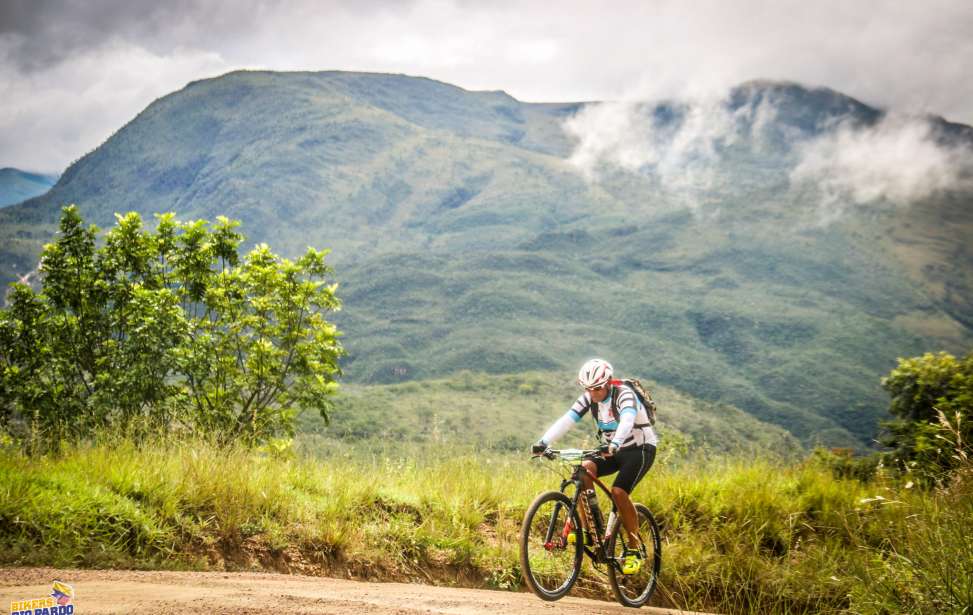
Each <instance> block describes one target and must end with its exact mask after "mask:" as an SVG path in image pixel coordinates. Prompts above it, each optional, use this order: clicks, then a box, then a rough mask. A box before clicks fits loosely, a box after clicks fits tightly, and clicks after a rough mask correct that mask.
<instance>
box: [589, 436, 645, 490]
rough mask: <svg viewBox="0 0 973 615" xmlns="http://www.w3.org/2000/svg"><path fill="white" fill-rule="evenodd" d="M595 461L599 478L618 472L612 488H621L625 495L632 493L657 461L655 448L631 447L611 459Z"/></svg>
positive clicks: (618, 452)
mask: <svg viewBox="0 0 973 615" xmlns="http://www.w3.org/2000/svg"><path fill="white" fill-rule="evenodd" d="M594 461H595V465H596V466H597V467H598V477H599V478H600V477H602V476H606V475H608V474H613V473H615V472H618V476H616V477H615V482H614V483H613V484H612V487H621V488H622V489H624V490H625V493H632V490H633V489H635V485H637V484H638V483H639V481H640V480H642V477H643V476H645V473H646V472H648V471H649V468H651V467H652V462H654V461H655V446H654V445H652V444H646V445H645V446H630V447H628V448H622V449H619V450H617V451H615V454H614V455H612V456H611V457H608V458H604V457H598V458H596V459H595V460H594Z"/></svg>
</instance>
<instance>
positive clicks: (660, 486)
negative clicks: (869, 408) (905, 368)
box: [0, 440, 973, 613]
mask: <svg viewBox="0 0 973 615" xmlns="http://www.w3.org/2000/svg"><path fill="white" fill-rule="evenodd" d="M661 458H662V459H666V457H665V455H662V456H661ZM555 469H556V464H553V463H550V462H542V461H539V460H534V461H529V460H527V459H525V458H524V457H523V456H519V455H514V454H509V453H502V452H489V453H478V452H475V451H472V450H457V449H455V448H453V449H436V448H435V447H428V446H427V447H423V448H415V449H410V448H408V447H406V448H403V449H391V450H378V449H375V450H372V451H369V452H361V450H358V451H355V452H349V451H347V450H344V449H337V450H335V451H333V452H332V453H331V454H329V455H327V456H324V457H321V458H310V457H299V456H297V455H294V454H292V453H284V454H273V453H270V452H255V451H246V450H242V449H235V448H216V447H213V446H210V445H207V444H205V443H201V442H170V443H159V444H153V445H148V446H142V447H136V446H135V445H133V444H131V443H129V442H126V441H124V440H120V441H111V442H105V443H102V444H90V445H84V446H80V447H78V448H76V449H74V450H72V451H69V452H66V453H65V454H63V455H61V456H60V457H41V458H29V457H25V456H22V455H21V454H20V453H19V452H16V451H15V450H13V449H9V448H8V449H5V450H3V452H2V455H0V563H2V564H4V565H45V566H52V565H53V566H59V567H61V566H64V567H66V566H80V567H95V568H106V567H127V568H181V569H273V570H281V571H292V572H304V573H310V574H332V575H341V576H351V577H354V578H362V579H373V580H400V581H418V582H426V583H436V584H446V585H462V586H475V587H493V588H498V589H511V590H520V589H523V584H522V582H521V579H520V569H519V565H518V561H517V560H518V546H517V539H518V533H519V529H520V522H521V519H522V516H523V513H524V511H525V509H526V507H527V506H528V505H529V503H530V502H531V500H532V499H533V497H534V496H535V495H536V494H537V493H539V492H541V491H544V490H549V489H555V488H557V486H558V483H559V478H558V476H557V475H556V474H555V473H554V472H552V470H555ZM970 483H971V481H970V480H968V477H967V480H965V481H963V480H958V481H957V482H956V483H955V484H953V485H950V486H949V487H948V488H947V487H944V488H942V489H940V490H939V491H935V492H918V491H916V490H914V489H907V488H905V486H903V485H900V484H898V483H897V482H895V481H893V480H891V479H890V478H887V477H883V476H882V475H881V473H879V476H878V478H876V479H875V480H873V481H871V482H861V481H858V480H854V479H847V478H838V477H836V476H835V475H834V474H833V472H832V471H831V470H830V469H829V467H828V466H827V464H826V463H823V462H821V461H820V459H819V458H812V459H810V460H808V461H805V462H799V463H794V462H789V461H781V460H774V459H770V458H747V457H741V456H738V457H710V458H706V459H698V460H693V459H688V458H685V457H683V458H679V459H669V462H668V463H666V462H660V464H659V465H658V466H657V467H655V468H653V470H652V471H651V472H650V473H649V475H648V477H647V478H646V479H645V480H644V481H643V482H642V484H640V485H639V487H638V489H637V490H636V492H635V498H636V499H637V500H640V501H643V502H645V503H646V504H647V505H648V506H649V507H650V509H652V510H653V511H654V512H655V513H656V514H657V515H658V517H659V520H660V521H661V523H662V525H663V527H664V531H665V543H664V547H663V554H664V560H663V575H662V579H661V582H660V588H659V591H658V594H657V597H656V598H655V599H654V603H656V604H665V605H668V606H676V607H679V608H684V609H689V610H697V611H713V612H721V613H822V612H862V613H883V612H916V613H925V612H956V613H959V612H963V611H962V607H963V605H966V606H968V605H969V600H970V599H971V596H973V591H971V589H970V583H971V581H970V579H971V578H973V574H971V572H973V571H971V570H970V566H971V564H970V562H973V539H971V536H973V514H971V513H973V497H971V489H970ZM605 505H606V506H607V503H605ZM585 574H586V575H587V577H588V579H587V580H586V581H585V582H584V583H581V584H579V587H578V590H579V592H581V593H585V594H587V595H592V596H596V597H604V598H608V597H609V596H608V594H607V593H605V589H604V583H602V582H600V580H599V579H598V577H597V574H596V573H593V572H592V571H591V570H587V571H586V573H585ZM964 600H965V601H966V602H963V601H964ZM957 605H959V606H957Z"/></svg>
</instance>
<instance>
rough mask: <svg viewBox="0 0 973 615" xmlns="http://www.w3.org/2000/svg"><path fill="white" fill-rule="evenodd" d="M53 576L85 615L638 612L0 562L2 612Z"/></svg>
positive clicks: (40, 592)
mask: <svg viewBox="0 0 973 615" xmlns="http://www.w3.org/2000/svg"><path fill="white" fill-rule="evenodd" d="M53 579H59V580H61V581H64V582H66V583H68V584H70V585H71V586H73V588H74V594H75V598H74V602H73V604H74V605H75V609H74V612H75V613H77V614H78V615H94V614H98V615H106V614H108V613H112V614H115V613H119V614H120V613H125V614H126V615H129V614H134V613H138V614H142V613H154V614H155V613H158V614H176V613H178V614H180V615H186V614H190V613H206V614H210V615H217V614H219V615H224V614H225V615H229V614H231V613H232V614H237V613H256V614H264V613H266V614H268V615H269V614H271V613H273V614H274V615H279V614H281V613H287V614H288V615H297V614H307V615H311V614H313V615H319V614H329V615H330V614H334V615H338V614H340V615H346V614H348V613H354V614H355V615H376V614H389V613H395V614H397V615H412V614H416V615H418V614H420V613H421V614H428V613H449V614H460V613H462V614H466V613H470V614H483V615H500V614H506V613H510V614H515V615H519V614H523V615H527V614H529V615H544V614H550V615H554V614H562V613H563V614H571V615H575V614H577V615H581V614H585V615H590V614H593V613H605V614H621V613H626V614H628V615H631V613H633V612H635V611H633V610H632V609H626V608H623V607H622V606H621V605H618V604H612V603H609V602H598V601H595V600H586V599H584V598H572V597H570V596H569V597H567V598H564V599H562V600H559V601H558V602H553V603H551V602H543V601H541V600H540V599H538V598H536V597H535V596H534V595H533V594H527V593H514V592H502V591H489V590H482V589H460V588H450V587H432V586H429V585H407V584H402V583H362V582H357V581H346V580H342V579H329V578H326V577H309V576H299V575H285V574H267V573H227V572H141V571H128V570H107V571H104V570H57V569H52V568H0V614H3V615H7V614H9V613H10V610H9V609H10V607H11V603H12V602H14V601H20V600H30V599H38V598H45V597H47V596H49V595H50V594H51V581H52V580H53ZM55 612H56V611H55ZM639 612H641V613H652V614H661V613H676V612H677V611H669V610H665V609H649V608H644V609H641V611H639ZM683 612H684V611H683Z"/></svg>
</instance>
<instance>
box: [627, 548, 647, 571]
mask: <svg viewBox="0 0 973 615" xmlns="http://www.w3.org/2000/svg"><path fill="white" fill-rule="evenodd" d="M643 559H644V558H643V556H642V552H641V551H640V550H638V549H625V552H624V553H623V554H622V574H635V573H636V572H638V571H639V570H642V560H643Z"/></svg>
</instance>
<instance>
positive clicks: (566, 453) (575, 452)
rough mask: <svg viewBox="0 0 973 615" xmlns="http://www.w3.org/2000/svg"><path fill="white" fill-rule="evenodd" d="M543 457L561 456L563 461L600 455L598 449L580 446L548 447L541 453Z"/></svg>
mask: <svg viewBox="0 0 973 615" xmlns="http://www.w3.org/2000/svg"><path fill="white" fill-rule="evenodd" d="M541 455H543V456H544V457H547V458H548V459H558V458H561V459H563V460H565V461H580V460H582V459H589V458H591V457H598V456H600V455H601V451H600V450H599V449H587V450H586V449H580V448H565V449H553V448H549V449H547V450H546V451H544V452H543V453H541Z"/></svg>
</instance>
